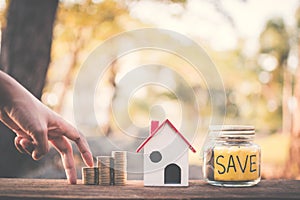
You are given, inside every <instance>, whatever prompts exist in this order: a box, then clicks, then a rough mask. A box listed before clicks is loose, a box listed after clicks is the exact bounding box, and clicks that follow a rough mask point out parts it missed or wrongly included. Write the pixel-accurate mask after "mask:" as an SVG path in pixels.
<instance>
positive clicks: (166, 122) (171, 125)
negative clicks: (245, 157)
mask: <svg viewBox="0 0 300 200" xmlns="http://www.w3.org/2000/svg"><path fill="white" fill-rule="evenodd" d="M165 124H169V126H170V127H171V128H172V129H173V130H174V132H175V133H177V134H178V135H179V136H180V137H181V139H182V140H183V141H184V142H185V143H186V144H187V145H188V147H189V148H190V150H192V152H194V153H196V150H195V149H194V147H192V145H191V144H190V143H189V141H187V139H186V138H185V137H184V136H183V135H182V134H181V133H180V132H179V131H178V130H177V129H176V128H175V126H174V125H173V124H172V123H171V122H170V121H169V120H168V119H166V120H165V121H164V122H163V123H162V124H161V125H160V126H159V127H158V128H157V129H156V130H155V131H154V132H153V133H152V134H151V135H150V136H149V137H148V138H147V139H146V140H145V141H144V142H143V143H142V144H141V145H140V146H139V147H138V148H137V150H136V152H140V151H141V150H142V148H143V147H144V146H145V145H146V144H147V143H148V142H149V140H151V138H153V136H154V135H155V134H156V133H157V132H158V131H159V129H161V128H162V127H163V126H164V125H165Z"/></svg>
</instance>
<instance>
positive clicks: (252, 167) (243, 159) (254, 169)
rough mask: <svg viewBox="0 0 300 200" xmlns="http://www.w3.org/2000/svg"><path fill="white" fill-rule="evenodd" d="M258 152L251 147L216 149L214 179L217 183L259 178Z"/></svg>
mask: <svg viewBox="0 0 300 200" xmlns="http://www.w3.org/2000/svg"><path fill="white" fill-rule="evenodd" d="M259 156H260V152H259V150H257V149H255V148H251V147H237V146H233V147H216V148H215V149H214V179H215V180H218V181H250V180H255V179H257V178H258V177H259V176H260V168H259V167H260V165H259V162H260V157H259Z"/></svg>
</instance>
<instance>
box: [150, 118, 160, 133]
mask: <svg viewBox="0 0 300 200" xmlns="http://www.w3.org/2000/svg"><path fill="white" fill-rule="evenodd" d="M158 126H159V121H154V120H152V121H151V125H150V135H152V133H153V132H154V131H155V130H156V129H157V128H158Z"/></svg>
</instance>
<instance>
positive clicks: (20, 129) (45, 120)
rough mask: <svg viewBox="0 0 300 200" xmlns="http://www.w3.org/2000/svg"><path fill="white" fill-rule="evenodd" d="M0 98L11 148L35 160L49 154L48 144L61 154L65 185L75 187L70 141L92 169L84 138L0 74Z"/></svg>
mask: <svg viewBox="0 0 300 200" xmlns="http://www.w3.org/2000/svg"><path fill="white" fill-rule="evenodd" d="M0 96H1V99H0V120H1V121H2V122H3V123H4V124H6V125H7V126H8V127H9V128H10V129H12V130H13V131H14V132H15V133H16V138H15V146H16V148H17V149H18V150H19V151H20V152H26V153H28V154H29V155H31V156H32V158H33V159H34V160H38V159H40V158H42V157H43V156H44V155H45V154H46V153H47V152H48V151H49V145H48V141H49V142H50V143H51V144H52V145H53V146H54V147H55V148H56V150H57V151H58V152H59V153H60V155H61V159H62V162H63V166H64V168H65V172H66V175H67V179H68V182H69V183H71V184H76V180H77V175H76V169H75V164H74V158H73V150H72V146H71V143H70V141H69V139H70V140H72V141H74V142H75V143H76V145H77V147H78V149H79V151H80V153H81V156H82V158H83V160H84V162H85V164H86V165H88V166H90V167H92V166H93V158H92V154H91V152H90V149H89V146H88V143H87V141H86V139H85V138H84V136H83V135H82V134H81V133H80V132H79V131H77V130H76V129H75V128H74V127H73V126H72V125H70V124H69V123H68V122H66V121H65V120H64V119H62V118H61V117H60V116H59V115H58V114H56V113H55V112H53V111H52V110H50V109H49V108H48V107H46V106H45V105H44V104H42V103H41V102H40V101H39V100H38V99H36V98H35V97H34V96H33V95H32V94H31V93H29V92H28V91H27V90H26V89H25V88H24V87H23V86H21V85H20V84H19V83H18V82H17V81H15V80H14V79H12V78H11V77H9V76H8V75H6V74H5V73H3V72H1V71H0Z"/></svg>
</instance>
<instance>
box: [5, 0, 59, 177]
mask: <svg viewBox="0 0 300 200" xmlns="http://www.w3.org/2000/svg"><path fill="white" fill-rule="evenodd" d="M57 5H58V0H43V1H41V0H11V1H10V3H9V7H8V12H7V21H6V24H7V25H6V27H4V29H3V30H2V40H1V41H2V44H1V55H0V63H1V65H0V68H1V69H2V70H3V71H5V72H6V73H8V74H10V75H11V76H12V77H14V78H15V79H16V80H17V81H19V82H20V83H21V84H22V85H23V86H24V87H25V88H27V89H28V90H29V91H30V92H31V93H32V94H33V95H35V96H36V97H37V98H39V99H40V98H41V95H42V90H43V87H44V84H45V77H46V73H47V69H48V65H49V62H50V52H51V43H52V29H53V22H54V20H55V14H56V9H57ZM0 98H1V97H0ZM14 137H15V135H14V134H12V133H10V131H9V130H8V129H7V128H6V127H5V126H4V125H3V124H1V125H0V158H1V161H0V177H4V176H5V177H18V176H23V175H24V173H25V172H26V170H27V169H31V168H32V167H33V165H37V164H36V163H35V162H33V161H32V159H31V158H30V157H29V156H24V155H21V154H19V153H18V152H17V151H16V149H15V147H14V143H13V139H14Z"/></svg>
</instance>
